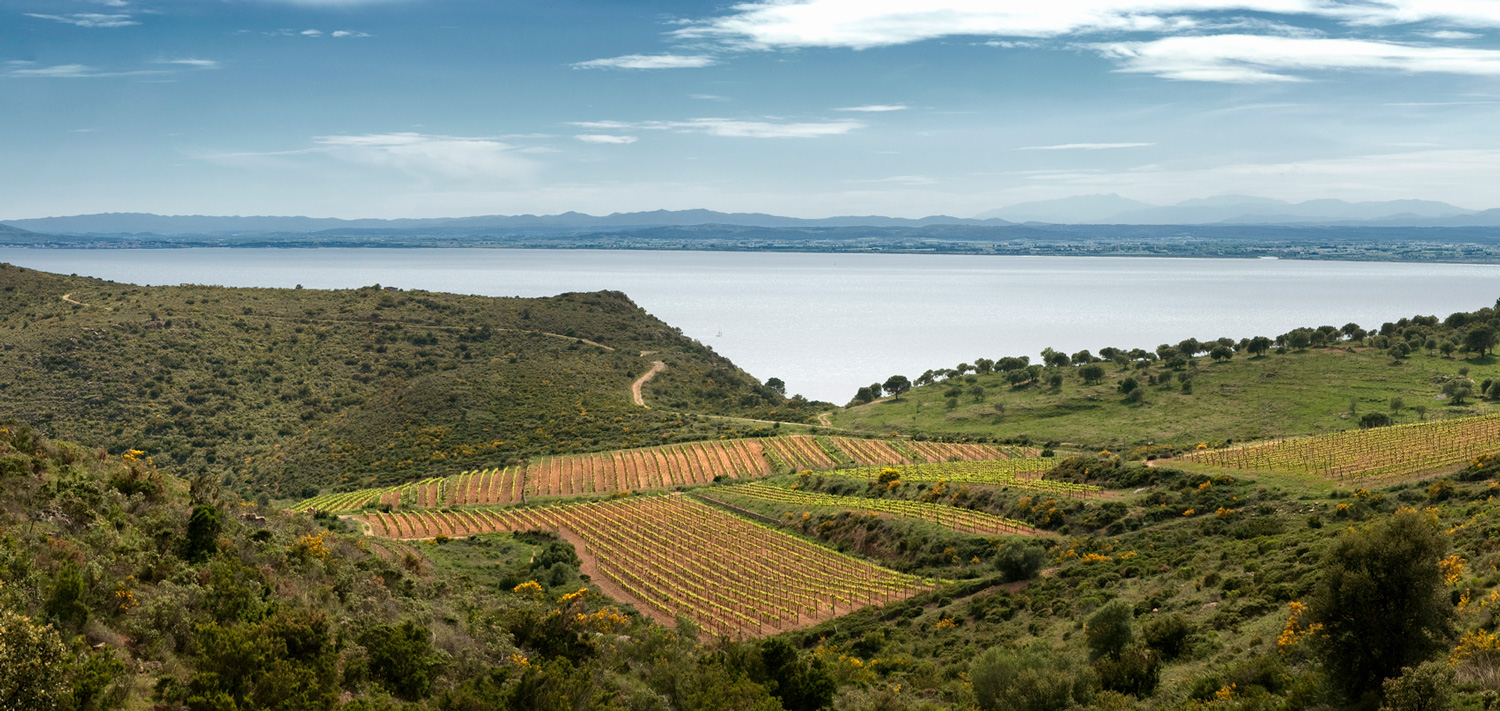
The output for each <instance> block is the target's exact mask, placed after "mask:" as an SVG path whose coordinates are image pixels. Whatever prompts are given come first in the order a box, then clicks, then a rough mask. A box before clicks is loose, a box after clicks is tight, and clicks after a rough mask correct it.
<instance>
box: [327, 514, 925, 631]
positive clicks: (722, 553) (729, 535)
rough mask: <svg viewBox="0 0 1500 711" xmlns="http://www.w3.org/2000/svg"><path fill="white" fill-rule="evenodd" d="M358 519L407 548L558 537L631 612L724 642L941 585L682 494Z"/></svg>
mask: <svg viewBox="0 0 1500 711" xmlns="http://www.w3.org/2000/svg"><path fill="white" fill-rule="evenodd" d="M354 518H355V519H357V520H359V521H362V522H364V523H366V524H368V525H369V526H370V530H371V532H372V533H373V534H374V535H377V536H385V537H388V538H396V539H409V538H423V537H428V536H435V535H446V536H453V535H468V534H473V533H489V532H496V531H523V530H536V529H543V530H552V531H558V532H559V533H561V534H562V535H563V536H564V537H567V538H569V539H570V540H574V539H576V540H574V545H578V544H579V543H581V544H582V550H581V551H580V553H582V554H584V557H585V559H586V560H587V559H593V560H594V561H595V562H594V565H596V566H597V569H598V572H599V573H600V574H601V575H602V577H604V578H607V579H608V581H609V582H611V583H613V586H614V587H616V588H618V591H617V592H616V594H620V592H623V595H624V596H626V597H628V598H631V599H628V600H626V601H627V602H632V603H634V604H636V605H637V606H639V607H641V608H642V609H643V610H645V609H646V608H650V610H654V611H655V612H657V613H659V614H660V615H664V616H665V617H666V618H667V619H671V618H672V617H673V616H675V615H679V614H683V615H687V616H689V617H691V618H692V619H693V620H695V621H696V622H697V623H698V624H699V625H700V626H701V627H702V628H703V629H704V630H705V631H707V632H710V633H712V634H714V635H718V636H727V637H754V636H760V635H765V634H774V633H776V632H780V631H784V630H790V629H797V628H800V627H806V626H809V625H812V624H816V623H818V622H821V621H823V620H827V619H829V618H832V617H835V616H837V615H840V614H847V613H849V612H853V611H854V610H857V609H860V608H862V607H866V606H869V605H879V604H883V603H886V602H890V601H894V600H901V599H904V598H906V597H910V596H911V595H914V594H916V593H918V592H921V591H923V590H930V589H932V588H933V587H935V583H934V582H933V581H924V580H921V579H918V578H915V577H913V576H910V575H904V574H901V573H897V572H895V571H892V570H887V569H885V568H881V567H879V566H876V565H872V564H870V563H866V562H864V561H861V560H859V559H857V558H853V557H850V556H847V555H843V554H841V553H836V552H834V551H831V550H828V549H826V548H822V547H820V546H817V545H814V544H812V543H808V542H806V541H803V540H801V539H799V538H796V537H794V536H790V535H787V534H785V533H782V532H780V531H778V530H776V529H774V528H771V527H769V526H764V525H761V524H757V523H753V522H750V521H747V520H745V519H742V518H739V517H737V516H733V515H730V514H728V513H726V512H724V511H721V510H719V509H716V508H713V507H711V506H707V505H705V504H702V503H699V502H696V501H693V500H691V499H689V498H687V497H684V496H680V495H669V496H653V497H644V498H631V499H621V500H615V501H606V502H589V503H583V504H568V505H561V506H552V507H545V508H520V509H504V510H483V509H476V510H469V511H461V512H441V511H420V512H412V513H381V512H377V513H371V514H361V515H358V516H355V517H354ZM600 582H601V583H602V582H603V581H600ZM603 587H604V588H605V589H606V591H608V590H609V589H610V587H611V586H610V585H608V584H605V585H603Z"/></svg>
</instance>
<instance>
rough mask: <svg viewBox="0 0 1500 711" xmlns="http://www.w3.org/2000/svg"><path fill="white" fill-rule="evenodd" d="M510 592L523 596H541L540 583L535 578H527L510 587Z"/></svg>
mask: <svg viewBox="0 0 1500 711" xmlns="http://www.w3.org/2000/svg"><path fill="white" fill-rule="evenodd" d="M511 592H513V593H515V594H517V595H522V596H525V597H541V595H542V585H541V583H538V582H537V581H535V580H528V581H526V582H524V583H521V584H520V585H517V586H515V587H513V588H511Z"/></svg>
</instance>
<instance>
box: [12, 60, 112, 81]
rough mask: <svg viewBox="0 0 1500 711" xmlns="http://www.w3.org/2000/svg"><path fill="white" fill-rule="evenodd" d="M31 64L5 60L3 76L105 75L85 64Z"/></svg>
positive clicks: (57, 76) (76, 76) (68, 76)
mask: <svg viewBox="0 0 1500 711" xmlns="http://www.w3.org/2000/svg"><path fill="white" fill-rule="evenodd" d="M31 65H32V63H31V62H7V63H6V69H5V76H8V77H48V78H61V79H77V78H83V77H99V76H107V75H106V74H102V73H100V71H99V70H98V69H96V68H94V67H90V66H88V65H86V64H57V65H53V66H50V67H35V66H31Z"/></svg>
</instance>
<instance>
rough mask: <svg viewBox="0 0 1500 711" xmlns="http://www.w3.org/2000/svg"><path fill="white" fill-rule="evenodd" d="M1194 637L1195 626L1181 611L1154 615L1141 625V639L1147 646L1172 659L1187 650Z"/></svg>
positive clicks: (1165, 657) (1164, 657)
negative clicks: (1158, 615)
mask: <svg viewBox="0 0 1500 711" xmlns="http://www.w3.org/2000/svg"><path fill="white" fill-rule="evenodd" d="M1192 638H1193V626H1192V624H1191V623H1190V622H1188V620H1187V618H1186V617H1184V616H1183V615H1182V613H1180V612H1174V613H1172V614H1170V615H1164V616H1160V617H1153V618H1151V619H1150V620H1147V621H1146V623H1145V624H1143V625H1141V639H1142V640H1143V641H1144V642H1145V643H1146V646H1147V647H1150V648H1151V649H1154V650H1156V651H1157V652H1158V653H1159V654H1161V656H1162V659H1165V660H1167V661H1171V660H1173V659H1176V658H1178V657H1180V656H1182V654H1183V653H1184V652H1186V651H1187V648H1188V643H1189V642H1190V641H1192Z"/></svg>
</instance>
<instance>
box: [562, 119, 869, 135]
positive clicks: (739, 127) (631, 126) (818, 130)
mask: <svg viewBox="0 0 1500 711" xmlns="http://www.w3.org/2000/svg"><path fill="white" fill-rule="evenodd" d="M573 125H574V126H577V127H579V128H589V129H602V130H648V131H676V132H678V133H705V134H708V135H710V136H725V137H729V138H817V137H820V136H838V135H842V134H845V133H848V132H850V131H853V130H855V129H860V128H864V126H865V125H864V124H863V123H861V122H859V121H821V122H803V123H777V122H773V121H745V120H739V119H726V118H695V119H688V120H686V121H640V122H634V123H631V122H625V121H577V122H574V123H573Z"/></svg>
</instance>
